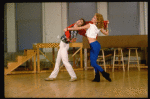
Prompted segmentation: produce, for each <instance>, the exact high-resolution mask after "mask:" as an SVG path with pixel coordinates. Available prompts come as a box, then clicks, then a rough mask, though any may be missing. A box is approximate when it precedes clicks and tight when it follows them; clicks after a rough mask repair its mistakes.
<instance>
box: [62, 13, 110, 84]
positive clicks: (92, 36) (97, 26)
mask: <svg viewBox="0 0 150 99" xmlns="http://www.w3.org/2000/svg"><path fill="white" fill-rule="evenodd" d="M91 21H92V22H93V24H91V23H89V24H86V25H84V26H82V27H72V28H68V30H81V29H87V30H86V36H87V38H88V41H89V43H90V47H91V49H90V62H91V65H92V66H93V67H94V69H95V73H96V74H95V78H94V80H93V81H96V82H100V75H99V71H100V72H101V73H102V75H103V77H104V78H105V79H107V80H108V81H111V79H110V77H109V73H106V72H105V71H104V70H103V69H102V67H101V66H99V65H98V64H97V63H96V60H97V58H98V54H99V51H100V49H101V45H100V43H99V42H98V41H96V36H97V34H98V33H99V32H100V31H101V32H102V33H103V34H104V35H109V32H108V30H106V31H105V30H104V19H103V16H102V15H101V14H99V13H96V14H95V15H94V17H93V18H92V20H91ZM65 31H66V30H65Z"/></svg>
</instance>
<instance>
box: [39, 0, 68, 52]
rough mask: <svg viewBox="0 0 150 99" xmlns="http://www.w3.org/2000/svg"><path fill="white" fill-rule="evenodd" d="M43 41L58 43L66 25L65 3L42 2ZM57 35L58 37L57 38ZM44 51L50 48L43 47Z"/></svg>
mask: <svg viewBox="0 0 150 99" xmlns="http://www.w3.org/2000/svg"><path fill="white" fill-rule="evenodd" d="M42 21H43V22H42V23H43V43H59V42H60V37H61V36H62V35H63V33H64V32H63V29H64V28H66V27H67V4H66V3H61V2H57V3H42ZM58 37H59V38H58ZM44 51H45V52H49V51H51V49H44Z"/></svg>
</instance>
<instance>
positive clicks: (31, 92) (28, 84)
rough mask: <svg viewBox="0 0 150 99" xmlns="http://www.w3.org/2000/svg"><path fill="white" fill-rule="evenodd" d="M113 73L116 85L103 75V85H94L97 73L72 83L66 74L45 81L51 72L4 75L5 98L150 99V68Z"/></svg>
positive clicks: (87, 73) (79, 74) (81, 75)
mask: <svg viewBox="0 0 150 99" xmlns="http://www.w3.org/2000/svg"><path fill="white" fill-rule="evenodd" d="M107 72H109V73H110V77H111V79H112V82H108V81H107V80H106V79H105V78H103V77H102V75H101V74H100V82H91V80H93V78H94V72H93V70H87V71H75V73H76V75H77V78H78V80H77V81H75V82H69V79H70V76H69V74H68V72H66V71H60V72H59V74H58V76H57V79H56V80H55V81H45V80H44V79H45V78H47V77H48V76H49V75H50V73H40V74H17V75H7V76H4V96H5V98H9V97H24V98H28V97H33V98H35V97H38V98H40V97H42V98H44V97H46V98H54V97H60V98H61V97H64V98H65V97H74V98H80V97H82V98H89V97H99V98H103V97H108V98H109V97H113V98H115V97H148V69H141V71H140V72H139V71H138V70H137V68H135V69H130V71H129V72H128V71H125V72H123V71H122V69H120V70H115V72H114V73H113V72H112V71H111V70H108V71H107Z"/></svg>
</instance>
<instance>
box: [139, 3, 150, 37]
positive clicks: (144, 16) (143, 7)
mask: <svg viewBox="0 0 150 99" xmlns="http://www.w3.org/2000/svg"><path fill="white" fill-rule="evenodd" d="M139 7H140V11H139V14H140V28H139V29H140V35H148V3H147V2H139Z"/></svg>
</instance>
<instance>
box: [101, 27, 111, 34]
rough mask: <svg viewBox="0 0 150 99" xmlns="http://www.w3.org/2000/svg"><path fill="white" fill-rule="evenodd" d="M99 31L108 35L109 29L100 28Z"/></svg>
mask: <svg viewBox="0 0 150 99" xmlns="http://www.w3.org/2000/svg"><path fill="white" fill-rule="evenodd" d="M101 32H102V33H103V34H104V35H109V30H108V29H107V30H104V29H103V28H101Z"/></svg>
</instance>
